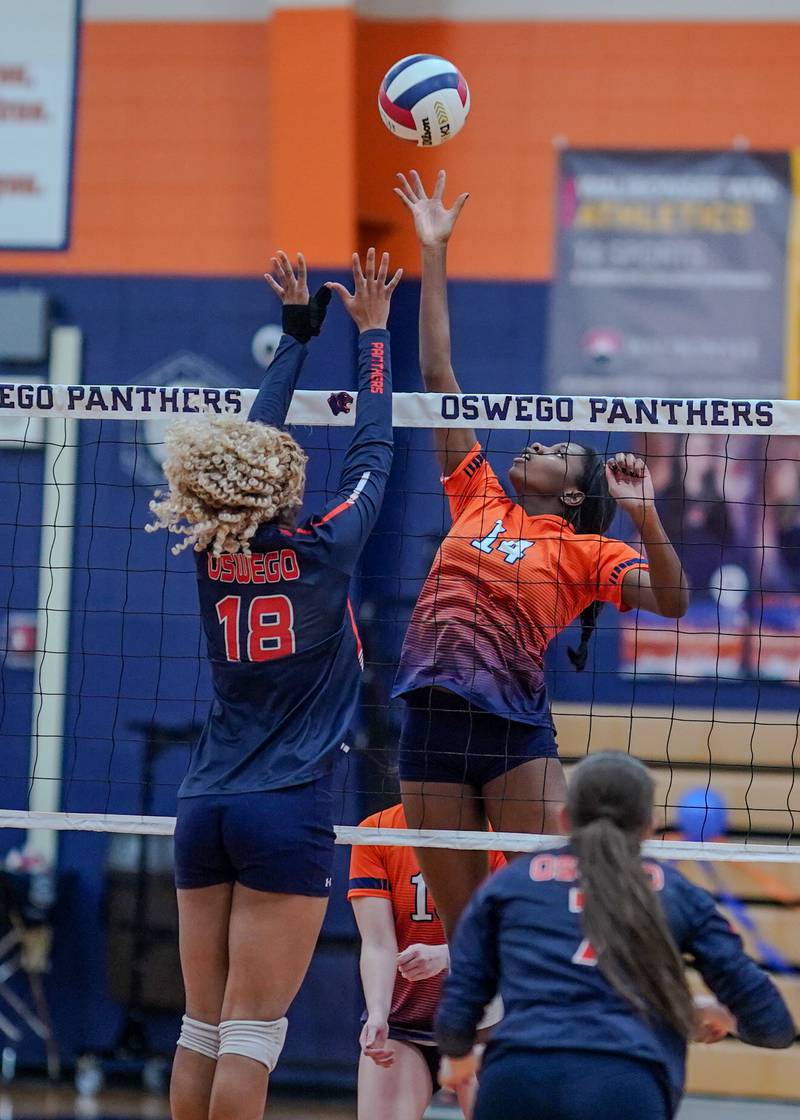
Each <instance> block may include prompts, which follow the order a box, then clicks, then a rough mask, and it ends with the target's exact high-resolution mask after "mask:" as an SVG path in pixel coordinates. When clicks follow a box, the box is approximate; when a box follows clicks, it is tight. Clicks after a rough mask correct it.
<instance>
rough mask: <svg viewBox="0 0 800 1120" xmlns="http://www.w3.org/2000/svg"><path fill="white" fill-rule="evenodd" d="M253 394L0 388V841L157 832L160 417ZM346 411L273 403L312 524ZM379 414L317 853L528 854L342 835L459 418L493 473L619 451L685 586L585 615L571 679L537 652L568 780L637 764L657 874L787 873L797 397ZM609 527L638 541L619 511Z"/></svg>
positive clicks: (170, 664) (163, 819)
mask: <svg viewBox="0 0 800 1120" xmlns="http://www.w3.org/2000/svg"><path fill="white" fill-rule="evenodd" d="M56 333H57V334H58V333H59V332H56ZM54 346H55V347H56V349H57V350H59V348H60V353H61V358H62V361H61V365H60V368H61V369H62V370H64V371H66V372H67V373H68V372H69V369H70V368H73V367H74V368H77V366H78V365H79V360H76V361H74V362H73V363H72V366H71V364H70V362H71V359H70V353H71V348H73V349H74V348H75V347H76V346H79V342H78V341H77V340H76V338H75V337H73V336H70V334H69V330H68V329H67V330H66V333H65V334H64V333H62V334H61V336H60V338H58V339H55V340H54ZM72 358H73V359H77V358H78V356H76V355H75V354H73V355H72ZM64 380H65V381H66V380H67V378H66V377H65V378H64ZM254 395H255V390H240V389H233V388H224V389H215V388H209V387H192V386H187V385H182V384H179V385H172V386H153V385H142V386H130V385H111V386H96V385H85V384H78V383H72V384H69V383H65V384H60V385H58V384H40V385H25V384H3V385H0V498H1V499H2V500H1V502H0V510H1V511H2V513H1V515H0V547H1V549H2V551H1V555H2V558H3V559H2V579H1V580H0V658H2V667H1V679H2V697H0V740H2V743H3V751H2V759H0V789H2V793H0V802H1V803H2V804H0V826H2V827H4V828H10V829H37V830H46V831H48V832H51V833H53V834H54V833H56V832H58V831H60V830H63V829H72V828H75V829H81V830H89V831H104V832H135V833H142V834H145V835H168V834H169V833H170V832H171V830H172V824H173V820H172V814H173V812H174V806H175V795H176V791H177V787H178V785H179V783H180V780H181V777H182V775H183V771H184V770H185V766H186V760H187V751H188V748H189V746H190V745H191V743H192V742H193V741H194V739H195V737H196V735H197V733H198V732H199V729H200V727H201V726H202V723H203V720H204V718H205V712H206V706H207V703H208V700H209V696H210V685H209V677H208V669H207V665H206V659H205V650H204V641H203V638H202V634H201V628H200V620H199V614H198V609H197V601H196V580H195V569H194V563H193V560H192V557H191V555H188V554H187V553H183V554H181V555H180V556H178V557H174V556H173V555H172V554H171V552H170V546H171V545H172V544H173V543H174V540H170V539H169V538H168V537H167V534H165V533H159V534H146V533H145V532H144V525H145V524H146V523H147V522H148V521H149V520H150V514H149V510H148V502H149V501H150V499H151V498H152V494H153V490H154V489H155V488H157V487H158V485H159V484H160V483H162V482H163V476H162V470H161V465H162V461H163V440H164V433H165V430H166V427H167V426H168V424H169V422H170V420H171V419H174V418H175V417H177V416H185V415H187V414H192V413H195V412H197V411H200V410H206V411H211V412H218V411H229V412H233V413H237V414H241V415H246V413H247V410H248V408H249V405H250V402H251V400H252V398H253V397H254ZM354 413H355V402H354V399H353V396H352V395H351V394H350V393H349V392H347V391H341V392H340V391H334V392H327V391H326V392H315V391H298V392H297V393H296V394H295V398H294V402H293V405H292V410H291V412H290V416H289V421H290V424H291V425H292V431H293V434H294V435H295V437H296V438H297V439H298V440H299V442H300V443H301V444H302V445H303V446H304V447H305V449H306V450H307V452H308V454H309V468H308V471H309V473H308V486H307V508H308V509H309V510H311V511H313V509H314V508H315V507H320V506H322V505H323V504H324V503H325V502H326V501H327V500H328V499H329V498H330V497H331V496H332V493H333V491H334V490H335V486H336V481H337V478H338V466H339V462H340V460H341V455H342V453H343V450H344V448H345V447H346V446H347V443H348V440H349V428H350V426H351V425H352V423H353V420H354ZM394 418H395V427H396V452H395V460H394V467H393V472H392V477H391V480H390V484H389V488H388V492H387V496H386V501H385V505H384V509H383V512H382V514H381V517H380V520H379V522H378V525H377V527H376V529H375V531H374V533H373V536H372V538H371V539H370V542H369V544H368V546H367V548H366V551H365V553H364V557H363V560H362V564H361V569H360V572H359V574H358V579H357V581H356V585H355V587H354V600H355V602H356V604H357V610H358V615H359V621H360V626H361V635H362V639H363V643H364V649H365V670H366V671H365V675H364V680H363V689H362V694H361V701H360V706H359V711H358V716H357V721H356V723H355V726H354V727H353V731H352V735H351V736H350V738H349V740H348V743H347V744H346V745H345V749H344V750H343V758H342V759H341V762H340V765H339V768H338V771H337V779H336V783H335V785H336V823H337V826H338V827H337V832H338V839H339V841H340V842H341V843H345V844H357V843H376V842H379V843H386V844H390V843H413V844H415V845H416V846H423V845H436V846H448V847H454V846H455V847H457V846H460V847H464V848H482V849H486V848H498V849H503V850H507V851H530V850H535V849H536V848H537V847H541V846H543V845H544V844H551V843H552V842H553V841H552V838H547V837H537V836H527V835H526V836H522V835H516V834H514V835H508V834H505V833H499V834H495V835H492V834H488V833H474V832H460V831H459V832H453V833H434V832H432V831H430V830H423V831H421V832H413V833H412V832H410V831H407V832H403V831H399V830H391V831H390V830H384V831H382V832H381V834H380V837H377V838H376V832H375V830H372V829H370V830H359V829H358V828H357V825H358V822H359V821H360V820H361V819H362V818H363V817H364V816H366V815H368V814H369V813H371V812H375V811H377V810H378V809H380V808H383V807H386V806H388V805H389V804H392V803H393V802H394V801H396V800H398V799H399V794H398V785H397V778H396V769H395V758H396V752H397V742H398V735H399V726H400V715H401V702H398V701H396V700H392V698H391V692H392V682H393V678H394V673H395V669H396V666H397V660H398V656H399V652H400V647H401V644H402V639H403V636H404V633H405V629H406V626H407V623H408V620H409V617H410V614H411V611H412V609H413V606H414V603H415V601H416V597H417V594H418V592H419V590H420V588H421V586H422V582H423V580H424V578H425V576H426V574H427V572H428V570H429V568H430V565H431V563H432V560H433V557H434V555H435V552H436V549H437V547H438V545H439V543H440V541H441V539H442V537H443V536H444V534H445V533H446V532H447V529H448V528H449V524H450V519H449V512H448V508H447V503H446V500H445V498H444V496H443V493H442V488H441V485H440V483H439V479H438V474H439V469H438V463H437V461H436V457H435V455H434V452H433V447H432V439H431V429H432V428H453V429H455V428H458V427H470V428H473V427H474V428H476V429H477V430H478V432H479V435H480V437H481V439H482V443H483V447H484V450H485V451H486V453H487V456H488V458H489V459H490V461H491V462H492V463H493V465H494V467H495V469H496V471H497V473H498V475H500V477H501V478H502V477H504V476H505V473H506V470H507V468H508V466H510V463H511V458H512V456H513V455H514V454H516V453H518V452H519V450H520V449H521V448H522V447H523V446H525V445H527V444H529V443H530V442H532V441H534V440H536V439H542V440H544V441H546V442H554V441H556V440H561V439H566V438H569V439H570V440H574V441H577V442H580V443H584V444H589V445H591V446H593V447H595V448H597V450H598V451H600V452H601V453H602V454H603V455H606V456H611V455H612V454H614V453H616V452H618V451H634V452H636V453H637V454H640V455H642V456H643V457H644V458H645V459H646V460H647V462H648V465H649V467H650V471H651V473H652V476H653V480H654V484H655V489H656V494H657V501H658V507H659V510H660V513H661V516H662V520H663V521H664V524H665V526H666V529H667V532H668V534H669V537H670V539H671V541H672V542H673V544H674V545H675V547H676V549H677V551H678V553H679V556H680V558H681V561H682V563H683V566H684V569H685V571H686V573H687V576H688V579H689V583H690V587H691V603H690V606H689V609H688V612H687V613H686V615H685V616H684V617H683V618H682V619H680V620H673V619H665V618H661V617H656V616H654V615H649V614H646V613H645V612H632V613H629V614H625V615H620V614H618V613H617V612H615V611H613V610H612V609H610V608H609V609H606V610H605V611H603V612H602V613H601V615H600V617H599V620H598V625H597V631H596V634H595V637H594V639H593V641H592V644H591V647H590V655H589V660H588V663H587V666H586V669H585V671H584V672H582V673H578V672H576V671H575V669H574V667H573V665H572V664H571V662H570V660H569V658H568V656H567V648H568V647H569V646H574V645H575V644H576V634H575V633H573V632H569V631H567V632H565V633H564V634H562V635H559V636H558V637H557V638H556V639H555V640H554V641H553V643H552V645H551V648H550V650H549V653H548V658H547V685H548V690H549V693H550V697H551V701H552V707H553V714H554V718H555V722H556V726H557V731H558V737H559V744H560V754H561V758H562V761H563V762H564V763H565V765H566V767H567V770H569V767H570V766H571V765H573V764H574V763H575V762H576V761H577V760H579V759H580V758H581V757H583V756H584V755H586V754H587V753H588V752H590V751H596V750H600V749H617V750H626V751H629V752H630V753H632V754H633V755H635V756H637V757H639V758H641V759H642V760H643V761H644V762H646V763H647V765H648V766H649V767H650V768H651V772H652V774H653V776H654V778H655V782H656V790H657V793H656V806H657V818H656V824H657V828H658V833H657V837H656V839H655V840H654V841H653V843H652V846H651V850H652V851H654V852H657V853H658V854H660V855H662V856H664V857H666V858H676V859H677V858H681V859H702V860H727V861H730V860H734V861H742V862H744V861H754V860H759V861H762V860H763V861H772V862H776V863H777V862H800V843H798V842H797V840H798V825H800V783H798V781H797V775H798V766H800V743H799V741H800V716H799V715H798V709H799V706H800V402H790V401H768V400H752V401H744V400H725V399H704V400H687V399H678V398H675V399H664V398H660V399H653V398H642V399H622V398H606V397H599V396H598V397H584V398H578V397H549V396H535V395H519V394H493V393H492V394H474V393H473V394H461V395H449V396H439V395H435V394H413V393H409V394H403V393H399V394H396V396H395V400H394ZM608 535H610V536H614V537H619V538H621V539H625V540H629V541H630V542H631V543H632V544H634V545H636V544H637V541H636V539H635V531H634V529H633V526H632V524H631V523H630V522H629V521H627V520H626V519H625V518H624V516H622V515H618V517H617V519H616V520H615V522H614V524H613V525H612V527H611V528H610V530H609V534H608ZM465 593H467V592H465ZM290 671H291V667H290V665H289V664H288V663H287V672H290Z"/></svg>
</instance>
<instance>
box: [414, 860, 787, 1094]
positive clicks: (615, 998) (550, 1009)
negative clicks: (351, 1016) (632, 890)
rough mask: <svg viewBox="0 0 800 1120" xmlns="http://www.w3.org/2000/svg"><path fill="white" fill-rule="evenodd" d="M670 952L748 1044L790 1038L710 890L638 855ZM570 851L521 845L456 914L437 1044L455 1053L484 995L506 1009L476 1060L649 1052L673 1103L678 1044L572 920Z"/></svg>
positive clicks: (769, 988) (777, 1005) (775, 995)
mask: <svg viewBox="0 0 800 1120" xmlns="http://www.w3.org/2000/svg"><path fill="white" fill-rule="evenodd" d="M644 866H645V869H646V870H647V871H648V873H649V875H650V877H651V879H652V882H653V887H654V889H655V890H656V891H657V892H658V896H659V899H660V901H661V904H662V906H663V909H664V913H665V915H666V918H667V922H668V925H669V927H670V929H671V931H672V934H673V937H674V939H675V942H676V944H677V945H678V947H679V949H680V951H681V953H683V954H687V955H688V956H690V957H691V958H692V960H693V963H694V965H695V967H696V968H697V969H698V970H699V972H700V974H701V975H702V977H703V979H704V980H705V982H706V984H707V985H708V987H709V988H710V989H711V991H712V992H713V993H714V994H715V995H716V997H717V998H718V999H719V1001H720V1002H721V1003H723V1004H724V1005H725V1006H726V1007H728V1008H729V1009H730V1011H731V1012H732V1014H733V1015H734V1016H735V1018H736V1019H737V1021H738V1033H739V1037H740V1038H741V1039H742V1040H743V1041H744V1042H750V1043H752V1044H753V1045H756V1046H769V1047H785V1046H789V1045H790V1044H791V1043H792V1041H793V1040H794V1036H795V1028H794V1024H793V1022H792V1018H791V1016H790V1014H789V1012H788V1010H787V1008H786V1005H785V1004H784V1002H783V999H782V998H781V996H780V994H779V992H778V990H777V988H776V987H775V985H774V984H773V983H772V981H771V980H770V979H769V978H768V977H767V975H766V974H765V973H764V972H762V971H761V969H760V968H759V967H758V965H756V963H755V962H754V961H753V960H751V958H750V957H749V956H748V955H747V954H746V953H745V951H744V949H743V947H742V942H741V939H740V938H739V936H738V935H737V934H736V933H735V932H734V931H733V929H732V928H731V926H730V924H729V922H728V921H727V920H726V919H725V918H724V917H723V916H722V915H721V914H720V912H719V911H718V910H717V907H716V905H715V903H714V900H713V898H712V897H711V895H709V894H708V893H707V892H706V891H704V890H702V889H701V888H700V887H696V886H694V885H693V884H692V883H690V882H689V881H688V880H687V879H685V878H684V877H683V876H682V875H681V874H680V872H678V871H676V870H675V869H674V868H673V867H671V866H669V865H664V864H660V863H655V862H651V861H644ZM581 905H582V900H581V891H580V887H579V885H578V871H577V860H576V859H575V857H574V855H572V854H571V853H570V851H569V849H564V848H561V849H559V850H558V851H553V852H539V853H537V854H536V855H534V856H533V857H529V856H524V857H521V858H520V859H518V860H516V861H515V862H514V863H512V864H511V865H510V866H509V867H507V868H505V869H504V870H502V871H499V872H498V873H497V874H495V875H493V876H492V877H491V879H489V880H488V881H487V882H486V883H485V884H484V886H483V887H482V888H481V889H480V890H479V891H478V892H477V894H476V895H475V896H474V898H473V899H472V901H471V903H470V904H469V906H468V908H467V909H466V910H465V912H464V915H463V916H462V918H461V921H460V922H459V925H458V928H457V930H456V934H455V938H454V944H453V947H452V952H451V966H450V967H451V971H450V973H449V975H448V976H447V977H446V979H445V982H444V995H443V998H442V1002H441V1003H440V1005H439V1010H438V1014H437V1020H436V1039H437V1042H438V1044H439V1048H440V1049H441V1050H442V1051H443V1052H444V1053H445V1054H450V1055H453V1056H459V1055H462V1054H465V1053H467V1052H468V1051H469V1049H470V1048H471V1046H472V1044H473V1042H474V1039H475V1029H476V1026H477V1024H478V1021H479V1020H480V1018H481V1015H482V1014H483V1009H484V1007H485V1006H486V1004H487V1003H488V1002H489V1000H490V999H491V998H492V997H493V996H494V994H495V992H497V991H499V992H500V995H501V996H502V997H503V1002H504V1004H505V1017H504V1019H503V1020H502V1021H501V1022H500V1023H499V1024H498V1025H497V1027H496V1028H494V1030H493V1032H492V1036H491V1039H490V1041H489V1044H488V1047H487V1051H486V1056H485V1059H484V1062H485V1063H488V1062H491V1061H492V1060H493V1059H496V1058H498V1057H500V1056H501V1055H502V1054H503V1053H508V1052H509V1051H514V1052H519V1051H520V1050H523V1051H524V1050H526V1049H527V1050H534V1051H543V1050H548V1051H554V1050H568V1051H576V1050H577V1051H594V1052H601V1053H614V1054H620V1055H627V1056H628V1057H631V1058H638V1059H641V1060H643V1061H646V1062H650V1063H653V1064H654V1065H655V1066H656V1067H657V1068H658V1069H659V1070H660V1074H661V1078H662V1080H663V1083H664V1086H665V1089H666V1090H667V1092H668V1094H669V1098H670V1100H671V1101H672V1104H673V1107H677V1105H678V1102H679V1100H680V1097H681V1094H682V1093H683V1086H684V1078H685V1060H686V1045H685V1043H684V1041H683V1039H682V1038H681V1037H680V1036H679V1035H678V1034H677V1033H676V1032H675V1031H674V1030H672V1029H671V1028H670V1027H668V1026H667V1025H666V1024H664V1023H663V1022H661V1023H658V1022H654V1023H652V1024H651V1023H650V1022H648V1021H646V1020H644V1019H643V1018H642V1017H641V1016H640V1015H638V1014H637V1013H636V1012H635V1011H634V1009H633V1008H632V1007H631V1005H630V1004H629V1003H627V1002H626V1001H625V1000H624V999H622V998H621V997H620V996H619V995H617V993H616V992H615V991H614V989H613V988H612V987H611V985H610V984H609V983H608V981H607V980H606V979H605V977H604V976H603V974H602V972H601V971H600V969H599V968H597V962H596V959H595V957H594V954H593V952H592V950H591V946H590V945H589V944H588V943H587V942H586V941H585V940H584V938H583V933H582V929H581V923H580V912H581Z"/></svg>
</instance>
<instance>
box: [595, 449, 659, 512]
mask: <svg viewBox="0 0 800 1120" xmlns="http://www.w3.org/2000/svg"><path fill="white" fill-rule="evenodd" d="M606 481H607V482H608V492H609V494H610V495H611V497H612V498H613V499H614V500H615V501H616V503H617V505H618V506H619V507H620V508H621V509H624V510H625V512H626V513H627V514H628V516H629V517H630V518H631V519H632V520H633V522H634V524H635V525H637V526H641V525H642V523H643V522H644V519H645V517H646V516H647V514H648V513H649V511H650V510H651V509H653V508H654V507H655V500H656V496H655V490H654V488H653V480H652V478H651V477H650V471H649V470H648V469H647V464H646V463H645V461H644V459H639V458H638V457H637V456H636V455H631V454H630V453H628V454H626V453H625V452H624V451H620V452H619V453H618V454H617V455H615V456H614V458H613V459H609V461H608V462H607V463H606Z"/></svg>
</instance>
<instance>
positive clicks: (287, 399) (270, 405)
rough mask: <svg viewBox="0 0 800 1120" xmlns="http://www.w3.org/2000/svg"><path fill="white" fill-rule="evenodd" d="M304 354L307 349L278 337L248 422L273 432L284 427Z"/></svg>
mask: <svg viewBox="0 0 800 1120" xmlns="http://www.w3.org/2000/svg"><path fill="white" fill-rule="evenodd" d="M307 354H308V347H307V346H304V345H303V343H302V342H298V341H297V340H296V339H294V338H292V337H291V335H288V334H285V335H283V336H282V337H281V341H280V345H279V346H278V349H277V350H276V351H275V357H274V358H273V359H272V362H271V363H270V367H269V369H268V370H267V374H266V377H265V378H264V380H263V381H262V382H261V388H260V389H259V390H258V396H257V397H256V399H255V400H254V401H253V405H252V408H251V409H250V412H249V414H248V417H247V419H248V420H257V421H258V422H259V423H260V424H269V425H270V427H272V428H281V427H283V425H284V424H285V423H286V414H287V412H288V411H289V405H290V404H291V403H292V394H293V393H294V390H295V386H296V385H297V379H298V377H299V376H300V370H301V369H302V368H303V362H304V361H305V360H306V355H307Z"/></svg>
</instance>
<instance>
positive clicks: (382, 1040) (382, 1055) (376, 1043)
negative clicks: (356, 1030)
mask: <svg viewBox="0 0 800 1120" xmlns="http://www.w3.org/2000/svg"><path fill="white" fill-rule="evenodd" d="M358 1041H359V1043H360V1045H361V1050H362V1053H363V1054H364V1056H365V1057H367V1058H371V1059H372V1060H373V1062H374V1063H375V1065H377V1066H383V1067H384V1068H388V1067H389V1066H391V1065H393V1064H394V1051H393V1050H390V1049H389V1047H388V1041H389V1024H388V1023H387V1022H386V1020H385V1019H380V1020H378V1019H374V1018H373V1017H372V1016H371V1015H370V1016H369V1018H368V1019H367V1021H366V1023H365V1024H364V1027H363V1029H362V1031H361V1037H360V1038H359V1040H358Z"/></svg>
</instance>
